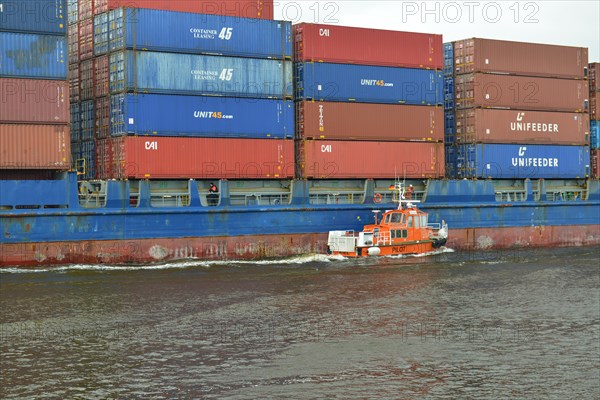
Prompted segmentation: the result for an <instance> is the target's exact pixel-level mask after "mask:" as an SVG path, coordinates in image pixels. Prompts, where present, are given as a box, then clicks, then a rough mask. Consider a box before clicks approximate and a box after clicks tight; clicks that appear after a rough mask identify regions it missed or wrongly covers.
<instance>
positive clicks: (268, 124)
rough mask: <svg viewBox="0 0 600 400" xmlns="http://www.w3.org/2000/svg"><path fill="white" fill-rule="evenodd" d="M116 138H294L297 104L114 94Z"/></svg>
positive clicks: (112, 128)
mask: <svg viewBox="0 0 600 400" xmlns="http://www.w3.org/2000/svg"><path fill="white" fill-rule="evenodd" d="M110 121H111V126H110V133H111V135H112V136H124V135H158V136H176V137H213V138H214V137H227V138H255V139H265V138H278V139H283V138H290V139H292V138H293V137H294V103H293V101H289V100H288V101H285V100H263V99H243V98H231V97H210V96H177V95H162V94H120V95H114V96H111V98H110Z"/></svg>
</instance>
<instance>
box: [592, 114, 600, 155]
mask: <svg viewBox="0 0 600 400" xmlns="http://www.w3.org/2000/svg"><path fill="white" fill-rule="evenodd" d="M590 145H591V147H592V149H599V148H600V121H591V122H590Z"/></svg>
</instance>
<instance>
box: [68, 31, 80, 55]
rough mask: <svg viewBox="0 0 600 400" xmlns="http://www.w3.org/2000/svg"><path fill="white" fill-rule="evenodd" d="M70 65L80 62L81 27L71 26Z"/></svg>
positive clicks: (69, 38)
mask: <svg viewBox="0 0 600 400" xmlns="http://www.w3.org/2000/svg"><path fill="white" fill-rule="evenodd" d="M67 47H68V53H67V54H68V56H69V64H73V63H76V62H79V26H78V25H77V24H73V25H69V28H68V36H67Z"/></svg>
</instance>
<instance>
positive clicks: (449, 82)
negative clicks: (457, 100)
mask: <svg viewBox="0 0 600 400" xmlns="http://www.w3.org/2000/svg"><path fill="white" fill-rule="evenodd" d="M453 108H454V77H453V76H444V109H446V110H452V109H453Z"/></svg>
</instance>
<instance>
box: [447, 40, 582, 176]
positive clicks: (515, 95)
mask: <svg viewBox="0 0 600 400" xmlns="http://www.w3.org/2000/svg"><path fill="white" fill-rule="evenodd" d="M446 46H447V51H448V53H449V54H450V53H451V52H452V53H453V58H452V62H451V61H450V57H448V60H447V61H448V63H447V69H446V72H447V74H446V88H447V90H448V92H453V95H454V98H453V100H452V101H449V102H447V104H446V108H447V111H446V112H447V115H446V121H447V123H449V128H447V133H448V135H447V139H448V141H450V142H451V144H449V146H447V147H446V149H447V155H448V158H449V160H448V163H449V165H450V167H449V168H448V170H449V171H453V176H455V177H459V178H583V177H585V176H587V175H588V174H589V148H588V143H589V132H590V127H589V123H588V115H587V110H588V97H589V96H588V81H587V79H586V77H587V49H583V48H575V47H564V46H552V45H541V44H532V43H517V42H506V41H498V40H487V39H467V40H461V41H457V42H454V43H449V44H446ZM451 64H452V65H451Z"/></svg>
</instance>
